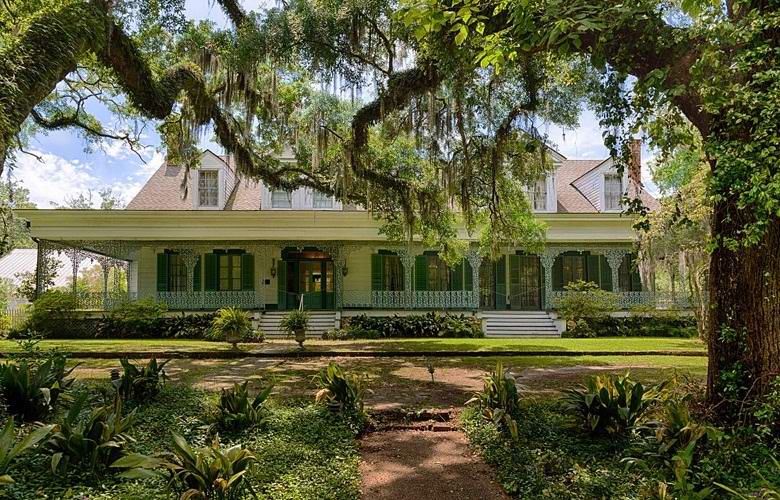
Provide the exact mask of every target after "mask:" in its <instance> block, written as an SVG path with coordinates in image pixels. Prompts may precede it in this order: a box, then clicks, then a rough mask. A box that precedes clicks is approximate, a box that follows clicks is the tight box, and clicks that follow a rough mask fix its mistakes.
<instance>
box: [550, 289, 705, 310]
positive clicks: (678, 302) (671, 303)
mask: <svg viewBox="0 0 780 500" xmlns="http://www.w3.org/2000/svg"><path fill="white" fill-rule="evenodd" d="M572 293H582V292H569V291H554V292H552V294H551V295H550V297H548V303H549V304H550V307H551V308H553V309H555V308H556V307H557V304H558V303H559V302H560V300H561V299H563V298H564V297H566V296H567V295H569V294H572ZM616 295H617V307H618V309H633V308H636V307H651V308H655V309H689V308H690V307H691V303H690V300H688V296H687V295H686V294H684V293H680V294H675V295H672V294H671V293H669V292H617V293H616Z"/></svg>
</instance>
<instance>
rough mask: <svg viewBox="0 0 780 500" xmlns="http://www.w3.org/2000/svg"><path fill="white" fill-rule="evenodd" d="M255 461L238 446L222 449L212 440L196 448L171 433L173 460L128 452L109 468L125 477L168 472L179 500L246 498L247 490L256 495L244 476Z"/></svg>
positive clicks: (170, 484)
mask: <svg viewBox="0 0 780 500" xmlns="http://www.w3.org/2000/svg"><path fill="white" fill-rule="evenodd" d="M255 462H256V458H255V456H254V455H252V453H251V452H250V451H249V450H248V449H246V448H242V447H241V446H240V445H236V446H231V447H230V448H222V447H221V446H220V444H219V441H218V440H216V439H215V440H214V441H213V442H212V443H211V446H207V447H205V448H201V449H198V450H195V449H193V448H192V447H191V446H190V445H189V443H187V440H186V439H184V438H183V437H182V436H180V435H178V434H176V433H173V459H172V460H165V459H162V458H159V457H149V456H145V455H140V454H131V455H127V456H125V457H123V458H121V459H119V460H117V461H116V462H114V463H113V464H112V465H111V467H114V468H119V469H125V472H123V473H122V476H124V477H127V478H141V477H149V476H154V475H157V474H160V472H161V471H167V475H168V478H169V482H168V487H169V488H170V489H171V490H172V491H173V492H174V493H176V494H177V495H179V498H180V499H181V500H187V499H215V500H234V499H235V500H238V499H240V498H246V495H245V493H246V492H247V491H248V492H249V493H250V494H251V495H252V496H255V493H254V491H253V490H252V486H251V485H250V484H249V481H246V478H245V477H244V476H245V475H246V473H247V472H249V471H250V469H251V467H252V465H253V464H254V463H255Z"/></svg>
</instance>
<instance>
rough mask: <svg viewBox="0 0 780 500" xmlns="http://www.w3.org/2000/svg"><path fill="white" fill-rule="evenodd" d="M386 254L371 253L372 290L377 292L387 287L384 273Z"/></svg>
mask: <svg viewBox="0 0 780 500" xmlns="http://www.w3.org/2000/svg"><path fill="white" fill-rule="evenodd" d="M384 264H385V256H384V255H379V254H373V255H371V290H373V291H375V292H379V291H383V290H384V289H385V283H384V278H385V273H384V270H385V269H384V267H385V266H384Z"/></svg>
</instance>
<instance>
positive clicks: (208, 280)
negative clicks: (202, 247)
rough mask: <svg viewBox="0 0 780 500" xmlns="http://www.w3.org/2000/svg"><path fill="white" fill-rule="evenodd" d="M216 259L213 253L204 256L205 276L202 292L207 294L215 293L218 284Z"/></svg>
mask: <svg viewBox="0 0 780 500" xmlns="http://www.w3.org/2000/svg"><path fill="white" fill-rule="evenodd" d="M217 258H218V256H217V254H215V253H207V254H206V264H205V266H204V268H205V269H204V270H205V274H206V275H205V277H204V280H203V283H204V285H205V287H204V290H205V291H207V292H214V291H216V290H217V285H218V284H219V276H218V273H219V264H218V260H217Z"/></svg>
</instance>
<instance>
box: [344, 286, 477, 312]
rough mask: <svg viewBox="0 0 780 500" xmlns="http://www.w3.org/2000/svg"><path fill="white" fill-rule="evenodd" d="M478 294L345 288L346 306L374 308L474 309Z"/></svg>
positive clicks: (351, 307)
mask: <svg viewBox="0 0 780 500" xmlns="http://www.w3.org/2000/svg"><path fill="white" fill-rule="evenodd" d="M476 299H477V296H476V294H475V293H474V292H471V291H466V290H455V291H431V290H428V291H412V292H408V291H404V290H399V291H376V290H345V291H344V301H343V303H344V307H346V308H349V309H353V308H373V309H473V308H475V307H476Z"/></svg>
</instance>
